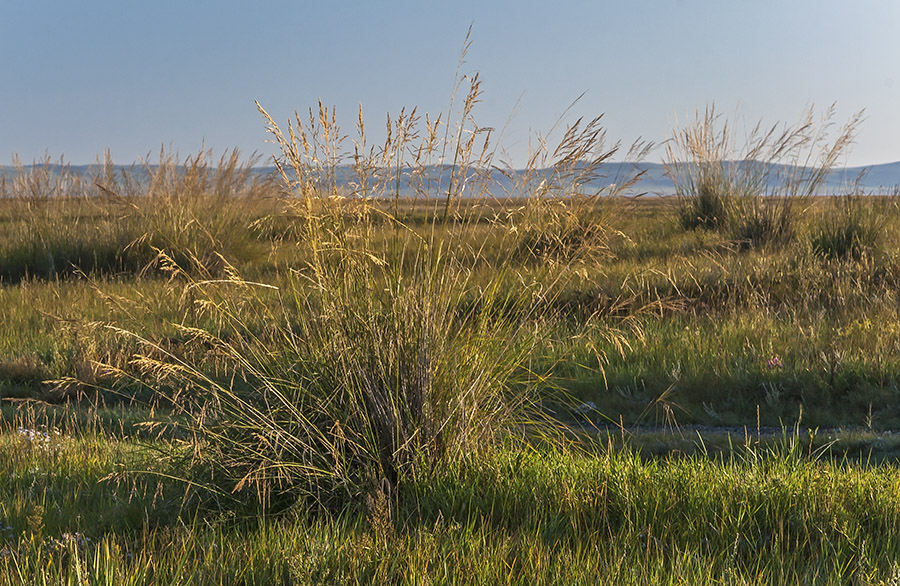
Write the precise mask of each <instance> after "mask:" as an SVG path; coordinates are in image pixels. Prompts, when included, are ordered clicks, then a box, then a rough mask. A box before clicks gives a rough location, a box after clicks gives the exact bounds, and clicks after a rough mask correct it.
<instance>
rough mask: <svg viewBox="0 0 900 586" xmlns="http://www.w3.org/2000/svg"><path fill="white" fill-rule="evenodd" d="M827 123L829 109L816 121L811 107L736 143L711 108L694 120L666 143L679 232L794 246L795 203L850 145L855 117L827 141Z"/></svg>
mask: <svg viewBox="0 0 900 586" xmlns="http://www.w3.org/2000/svg"><path fill="white" fill-rule="evenodd" d="M833 117H834V107H833V106H832V107H831V108H829V109H828V110H826V112H825V114H824V115H823V116H822V119H821V121H819V122H817V121H816V120H815V118H814V111H813V109H812V108H810V109H809V110H808V111H807V112H806V113H805V114H804V116H803V117H802V119H801V120H800V122H798V123H797V124H794V125H785V126H783V127H780V126H779V125H774V126H772V127H771V128H765V127H763V126H762V124H761V123H759V124H757V125H756V126H755V127H753V128H752V130H750V131H749V132H748V133H747V135H746V137H744V138H743V140H739V139H738V138H737V137H736V134H735V131H734V129H733V125H732V124H731V123H730V122H729V121H728V120H723V119H722V118H721V116H720V115H719V114H717V113H716V111H715V107H709V108H707V109H706V111H705V113H704V115H703V116H700V115H699V114H698V115H697V116H696V118H695V119H694V121H693V122H692V123H690V124H688V125H686V126H685V127H684V128H682V129H679V130H678V131H676V132H675V135H674V136H673V137H672V139H671V140H670V141H669V142H667V143H666V154H665V165H666V172H667V174H668V175H669V177H670V178H671V179H672V181H673V183H674V184H675V193H676V197H677V198H678V201H679V209H678V220H679V223H680V224H681V226H683V227H684V228H685V229H689V230H693V229H697V228H709V229H721V230H724V232H725V234H727V235H728V236H729V237H730V238H731V239H732V240H734V241H735V242H737V243H738V244H740V245H741V247H743V248H752V247H757V246H761V245H766V244H785V243H787V242H790V241H792V240H793V239H794V238H795V236H796V218H795V217H794V214H795V212H794V209H795V207H796V205H798V204H800V203H802V202H804V201H806V200H807V199H808V198H809V197H810V196H812V195H816V194H818V192H819V190H820V188H821V187H822V185H823V183H824V180H825V177H826V175H827V173H828V171H829V170H830V169H831V168H832V167H834V165H835V164H836V163H837V162H838V161H839V159H840V156H841V154H842V153H844V152H845V151H846V149H847V148H848V147H849V146H850V144H852V141H853V137H854V135H855V132H856V129H857V127H858V126H859V123H860V119H861V113H860V114H857V115H855V116H853V117H852V118H851V119H850V120H849V121H848V122H847V123H846V124H845V125H844V126H843V127H841V128H840V129H839V131H838V132H837V134H836V136H835V137H834V138H833V139H830V138H829V136H828V131H829V129H830V128H831V126H832V122H831V120H832V118H833ZM739 144H741V145H743V146H738V145H739Z"/></svg>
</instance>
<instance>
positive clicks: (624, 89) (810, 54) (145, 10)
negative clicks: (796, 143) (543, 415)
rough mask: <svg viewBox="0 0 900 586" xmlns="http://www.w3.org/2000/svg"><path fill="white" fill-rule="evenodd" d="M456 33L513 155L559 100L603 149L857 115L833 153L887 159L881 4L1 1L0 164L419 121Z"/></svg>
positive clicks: (893, 99)
mask: <svg viewBox="0 0 900 586" xmlns="http://www.w3.org/2000/svg"><path fill="white" fill-rule="evenodd" d="M470 26H471V28H472V33H471V38H470V40H471V46H470V49H469V51H468V53H467V54H466V58H465V63H464V64H463V68H462V73H464V74H468V75H472V74H475V73H476V72H477V73H479V75H480V79H481V80H482V90H483V92H484V93H483V96H482V102H481V103H480V104H479V105H478V109H477V110H476V118H477V120H478V122H479V124H480V125H482V126H493V127H496V128H506V130H505V131H504V134H503V136H502V137H501V138H500V141H501V143H502V145H503V148H504V150H505V152H506V153H507V158H509V159H510V161H511V162H512V163H513V164H514V165H515V164H516V163H521V162H522V161H523V159H524V156H525V154H526V152H527V146H528V141H529V136H533V135H534V134H535V133H539V134H545V133H547V132H548V131H549V130H550V129H551V128H552V127H553V125H554V124H555V123H556V122H557V121H559V120H560V117H561V116H563V114H564V113H566V112H567V108H568V107H569V106H572V107H571V108H570V109H569V110H568V112H567V113H566V114H565V116H563V122H564V123H565V122H571V121H574V119H576V118H577V117H579V116H584V117H587V118H592V117H594V116H597V115H599V114H604V119H603V120H604V126H605V127H606V128H607V133H608V136H609V137H610V140H611V141H615V140H621V141H623V142H624V143H630V142H631V141H633V140H634V139H636V138H638V137H641V138H643V139H646V140H650V141H654V142H656V143H661V142H662V141H664V140H666V139H667V138H668V137H669V136H671V134H672V131H673V128H675V127H676V126H677V125H678V124H679V121H682V122H683V121H684V120H686V119H689V118H690V117H692V116H693V115H694V113H695V112H697V111H698V110H700V111H702V110H703V109H704V108H706V107H707V106H708V105H710V104H715V105H716V108H717V110H718V111H719V112H722V113H724V114H726V115H728V116H730V117H732V118H733V119H735V120H737V121H738V122H740V123H742V124H744V125H752V124H753V123H755V122H757V121H760V120H762V121H763V122H764V123H766V124H775V123H779V122H785V123H792V122H796V121H797V120H799V119H800V117H801V116H802V114H803V112H804V110H805V109H806V108H807V107H808V106H809V105H815V106H816V107H817V108H819V110H823V109H824V108H826V107H827V106H829V105H831V104H832V103H836V106H837V110H836V112H837V116H836V120H837V122H843V121H845V120H847V119H848V118H849V117H850V116H851V115H852V114H854V113H855V112H857V111H859V110H862V109H865V121H864V123H863V124H862V126H861V128H860V131H859V133H858V135H857V139H856V144H855V145H854V146H853V149H852V151H851V152H850V153H849V155H848V157H847V159H846V160H845V161H844V164H846V165H848V166H856V165H868V164H878V163H885V162H892V161H898V160H900V2H897V0H854V1H852V2H851V1H850V0H841V1H838V0H727V1H723V0H652V1H651V0H621V1H611V0H595V1H581V2H579V1H574V0H556V1H554V2H548V1H546V0H540V1H532V0H518V1H486V0H480V1H469V0H457V1H449V0H445V1H442V2H431V1H427V0H410V1H400V0H382V1H378V2H362V1H359V2H347V1H343V0H329V1H320V2H306V1H276V0H255V1H252V2H251V1H250V0H244V1H237V0H218V1H215V2H213V1H205V0H191V1H184V0H178V1H173V0H155V1H153V2H146V1H144V2H139V1H134V0H117V1H99V0H80V1H79V2H72V1H71V0H7V1H6V2H4V3H3V6H2V7H0V59H2V63H3V66H2V68H0V164H8V163H9V162H11V160H12V158H13V155H14V154H18V155H19V157H21V159H22V160H23V161H25V162H31V161H32V160H35V159H40V158H41V157H43V156H44V155H45V153H46V154H48V155H50V156H51V157H52V158H54V159H57V158H58V157H60V156H64V157H65V159H66V160H67V161H69V162H71V163H73V164H83V163H90V162H93V161H95V160H96V158H97V156H98V155H100V154H102V153H103V152H104V151H106V150H107V149H109V151H110V153H111V155H112V157H113V159H114V160H115V162H117V163H130V162H134V161H141V160H145V159H148V158H149V159H150V161H151V162H152V160H153V159H154V158H155V157H158V153H159V151H160V149H161V148H163V147H165V148H166V149H169V150H170V151H172V152H175V153H178V154H179V155H180V156H181V157H184V156H187V155H190V154H192V153H196V152H197V151H198V150H200V149H202V148H207V149H212V150H213V152H214V153H217V154H221V153H223V152H225V151H226V150H227V149H231V148H238V149H240V151H241V152H242V153H244V154H245V155H249V154H251V153H254V152H256V153H259V154H260V155H261V156H262V157H263V158H264V159H265V158H266V157H268V156H270V155H271V154H272V153H273V152H274V147H273V146H272V145H271V144H270V143H268V142H267V138H268V137H267V134H266V130H265V124H264V123H263V120H262V119H261V117H260V115H259V113H258V112H257V111H256V107H255V105H254V100H258V101H259V102H260V103H261V104H262V105H263V106H264V107H265V108H266V109H267V110H268V112H269V113H270V114H271V115H272V116H273V117H274V118H275V120H276V121H278V122H285V121H286V120H287V119H288V117H289V116H291V114H292V113H293V112H294V111H295V110H300V111H301V112H304V111H306V110H307V109H308V108H309V107H310V106H315V105H316V104H317V103H318V101H319V100H320V99H321V100H322V101H323V103H325V104H326V105H332V106H335V107H336V109H337V112H338V120H339V122H340V123H341V124H342V125H343V127H344V128H346V129H348V130H352V129H353V125H354V123H355V120H356V114H357V111H358V108H359V107H360V105H361V106H362V108H363V111H364V113H365V116H366V119H367V121H368V126H369V128H373V127H375V128H378V127H381V126H383V123H384V120H385V116H386V114H387V113H392V114H396V113H398V112H399V111H400V109H401V108H403V107H406V108H411V107H413V106H417V107H418V108H419V112H420V113H425V112H429V113H431V114H432V115H434V114H436V113H439V112H442V111H446V110H447V108H448V104H449V101H450V96H451V93H452V88H453V83H454V76H455V74H456V70H457V62H458V60H459V56H460V51H461V48H462V46H463V43H464V39H465V37H466V32H467V30H468V29H469V27H470ZM582 94H583V96H582ZM579 96H582V97H581V99H580V100H578V101H577V102H576V103H574V105H573V101H575V100H576V98H578V97H579ZM661 154H662V149H659V148H658V149H657V150H656V151H654V152H653V153H651V155H650V159H651V160H654V159H655V160H658V159H659V158H660V156H661Z"/></svg>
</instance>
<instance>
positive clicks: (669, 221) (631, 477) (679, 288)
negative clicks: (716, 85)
mask: <svg viewBox="0 0 900 586" xmlns="http://www.w3.org/2000/svg"><path fill="white" fill-rule="evenodd" d="M460 96H461V97H460V99H459V103H457V104H456V105H455V108H453V107H452V108H451V110H450V112H451V115H450V116H448V117H446V118H437V119H432V118H429V117H421V116H419V115H418V114H417V113H416V112H415V111H412V112H404V113H401V115H400V116H398V117H396V118H389V120H388V127H389V129H390V132H389V133H388V137H387V139H386V141H385V142H383V143H379V144H377V145H372V144H370V143H369V142H367V137H366V132H365V124H364V121H363V119H362V116H360V120H359V122H358V124H357V129H356V132H355V133H351V136H352V137H351V138H346V137H345V133H344V132H343V131H342V130H341V129H340V128H338V127H337V123H336V121H335V114H334V112H333V111H331V110H329V109H327V108H323V107H320V108H319V109H318V110H312V111H310V112H309V115H308V116H302V115H298V116H296V117H295V118H294V119H292V120H291V121H290V122H289V123H288V124H287V125H278V124H276V123H275V121H274V120H273V119H272V118H270V117H269V116H268V114H266V112H265V110H263V109H262V108H260V111H261V113H262V115H263V117H264V121H265V123H266V124H267V126H268V129H269V131H270V133H271V137H272V139H273V140H274V141H275V143H276V144H277V145H278V147H279V148H280V152H281V155H280V156H279V157H278V158H277V160H276V161H277V172H276V173H275V174H273V175H272V176H262V175H260V174H258V173H254V172H253V167H252V165H253V164H255V163H257V162H258V161H255V160H252V159H251V160H245V159H242V158H241V157H240V155H239V154H238V153H237V152H233V153H230V154H228V155H226V156H224V157H222V158H221V159H218V160H215V159H212V158H211V155H210V154H209V153H204V152H202V153H198V154H197V155H195V156H193V157H188V158H187V159H185V160H176V159H175V158H174V157H171V156H168V155H165V154H163V155H162V156H161V159H162V160H161V162H160V164H159V165H155V166H147V167H146V168H144V169H141V170H140V172H137V171H136V170H132V171H124V170H122V169H121V168H117V167H114V166H112V165H111V164H106V165H99V166H98V167H97V168H96V169H95V170H94V171H92V172H91V173H90V174H88V175H81V174H76V173H73V172H70V171H67V170H66V169H65V168H62V169H61V170H59V169H51V168H50V167H49V166H40V165H38V166H34V167H29V168H25V167H20V168H19V169H18V170H17V171H16V172H15V173H13V174H10V175H8V176H5V177H4V179H3V181H2V183H0V283H2V284H0V396H2V433H0V453H2V458H0V466H2V468H3V470H2V473H0V495H2V498H0V584H6V583H9V584H307V583H308V584H318V583H359V584H372V583H403V584H407V583H409V584H432V583H440V584H444V583H447V584H457V583H458V584H473V583H475V584H596V583H610V584H706V583H711V584H786V583H792V584H794V583H797V584H848V583H849V584H893V583H896V582H897V580H900V474H898V472H900V470H898V463H897V462H898V455H900V436H898V435H896V433H897V430H900V400H898V399H900V388H898V384H900V319H898V312H900V299H898V296H900V236H898V234H900V207H898V204H900V199H897V197H896V195H883V194H866V193H861V192H860V190H858V189H854V187H853V186H848V187H847V189H846V190H845V192H844V193H841V194H837V195H832V196H828V197H823V196H821V195H820V191H821V187H822V181H823V177H824V174H825V172H826V171H827V170H828V169H830V168H831V167H833V166H834V165H836V164H837V163H838V162H839V160H840V156H841V153H842V152H843V151H844V149H846V148H847V146H848V145H849V144H850V142H851V141H852V137H853V133H854V132H855V129H856V125H857V124H858V120H851V121H850V122H849V123H848V124H847V125H845V126H843V127H836V126H835V125H832V124H830V123H828V124H824V125H819V122H817V120H818V119H817V118H815V117H813V116H812V113H810V116H809V117H808V118H806V119H804V120H801V121H800V122H799V123H797V124H795V125H787V126H779V127H776V128H773V129H771V130H767V129H757V130H756V131H754V132H751V133H749V135H748V136H742V137H741V138H740V140H737V139H735V137H734V136H733V135H732V134H730V132H729V131H728V130H727V128H728V127H727V125H724V126H723V122H724V121H723V119H722V118H720V117H719V116H717V115H716V114H715V112H712V111H710V112H707V113H706V115H705V116H699V117H698V118H697V120H695V121H694V122H693V123H689V124H688V125H686V126H685V127H684V128H683V129H681V130H677V131H675V134H674V136H673V137H672V140H670V141H669V143H667V146H666V149H667V150H666V154H665V160H666V164H667V168H668V171H669V174H670V177H671V178H672V180H673V182H674V184H675V187H676V193H675V195H673V196H669V197H633V196H631V195H630V194H632V193H633V192H634V189H632V188H636V187H637V186H639V182H638V180H639V179H640V177H638V176H637V172H636V173H635V175H634V176H630V177H616V178H614V180H613V178H606V177H605V176H604V163H607V162H609V161H611V160H614V159H616V160H621V159H624V158H628V156H632V157H637V156H638V155H640V154H642V152H643V151H644V150H645V149H644V147H643V146H642V145H635V146H634V147H633V148H632V149H630V150H629V152H628V155H627V156H626V152H625V150H626V149H621V148H620V147H619V146H618V145H617V144H610V143H609V142H608V141H607V140H606V137H605V133H604V132H603V128H602V126H601V124H600V119H599V118H598V119H595V120H591V121H587V120H582V121H579V122H578V123H577V124H574V125H572V126H570V127H568V128H567V129H566V130H565V131H564V132H563V133H562V135H561V136H559V137H556V138H555V139H553V138H552V137H548V138H547V139H546V140H540V141H536V142H535V144H536V145H538V146H537V147H536V148H535V151H534V153H533V155H532V157H531V158H530V160H529V162H528V167H527V168H526V169H525V170H524V171H521V172H517V173H512V172H509V174H508V175H509V177H510V181H514V182H515V186H514V191H515V194H517V195H518V197H505V196H504V194H502V193H497V192H496V189H492V186H491V185H490V181H491V175H489V174H487V173H485V172H484V171H485V170H486V169H492V168H493V169H497V168H501V165H500V164H499V162H498V160H497V157H496V155H495V151H494V150H493V149H494V148H495V147H494V146H493V143H492V142H491V133H490V131H489V129H483V128H480V127H478V126H477V125H476V124H475V122H474V118H473V111H474V108H475V105H476V104H477V102H478V101H479V97H480V88H479V85H478V81H477V78H476V79H474V80H470V82H469V85H465V86H461V88H460ZM825 120H826V121H830V119H829V118H828V117H827V113H826V119H825ZM829 132H830V134H829ZM450 161H452V163H453V164H452V165H449V162H450ZM736 161H743V164H737V163H735V162H736ZM445 163H446V164H447V167H446V170H447V171H446V172H445V173H441V177H440V180H439V181H437V182H435V181H432V180H431V179H429V176H428V170H429V169H433V168H434V167H435V166H436V165H440V164H445ZM763 163H764V164H763ZM773 169H775V170H774V171H773ZM779 169H780V171H778V170H779ZM346 173H350V174H351V175H352V177H353V180H352V181H350V182H346V181H344V180H342V179H341V180H339V177H343V176H344V175H345V174H346ZM401 183H402V185H403V191H404V192H403V193H402V194H401Z"/></svg>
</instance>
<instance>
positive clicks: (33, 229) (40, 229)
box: [0, 150, 265, 283]
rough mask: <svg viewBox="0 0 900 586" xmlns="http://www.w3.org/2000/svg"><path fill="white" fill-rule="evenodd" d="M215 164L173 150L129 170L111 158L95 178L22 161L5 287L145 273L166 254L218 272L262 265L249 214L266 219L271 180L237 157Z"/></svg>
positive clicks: (1, 207)
mask: <svg viewBox="0 0 900 586" xmlns="http://www.w3.org/2000/svg"><path fill="white" fill-rule="evenodd" d="M210 156H211V154H210V153H209V152H205V151H201V152H199V153H198V154H197V155H195V156H193V157H187V158H186V159H185V160H184V161H183V162H180V161H177V160H176V159H175V158H174V157H173V156H172V155H169V154H167V153H165V151H163V152H161V153H160V160H159V162H158V163H157V164H154V165H150V164H146V165H144V166H143V167H137V168H132V169H130V170H123V171H121V172H117V171H116V169H115V167H114V166H113V163H112V160H111V158H110V157H109V155H108V154H107V157H106V159H105V160H104V161H103V162H101V163H98V164H96V165H94V166H92V168H91V169H89V170H88V171H87V172H86V173H76V172H74V171H72V170H71V168H70V167H69V166H68V165H66V164H65V163H64V162H62V161H61V162H60V163H59V164H52V163H51V162H50V160H49V158H47V159H44V160H43V161H42V162H40V163H36V164H34V165H31V166H29V167H26V166H24V165H22V164H21V163H20V162H17V164H16V169H15V174H14V176H13V177H12V178H11V179H10V180H8V181H7V180H6V179H5V178H4V182H3V193H2V197H0V222H2V224H3V225H4V231H3V232H2V234H0V279H2V280H3V281H4V282H7V283H15V282H19V281H22V280H23V279H27V278H41V279H55V278H67V277H71V276H73V275H76V274H88V275H93V276H101V275H117V274H122V273H129V274H140V273H142V272H144V271H146V270H148V269H149V268H150V267H151V265H152V264H153V261H154V260H155V258H156V251H157V250H159V249H165V250H167V251H168V253H169V255H170V257H172V258H175V259H176V260H177V261H178V262H180V263H181V264H184V265H185V266H187V265H188V264H189V263H188V262H187V260H188V259H197V260H199V261H200V263H201V264H203V265H205V266H206V268H207V269H210V270H213V269H216V267H215V266H214V264H215V263H217V262H218V258H219V255H225V256H227V257H228V258H230V259H232V260H233V261H234V262H244V261H247V260H249V259H251V258H253V257H254V256H255V254H256V250H255V248H256V246H255V242H254V240H255V239H256V238H255V237H254V235H253V233H252V231H251V230H250V228H249V223H250V222H248V216H247V214H248V213H251V214H252V213H260V212H262V213H265V212H264V211H263V210H262V209H261V207H262V206H261V205H260V202H258V201H257V200H258V199H259V196H260V194H261V192H262V191H263V189H264V185H265V179H264V178H262V179H261V178H258V177H256V176H254V175H253V166H252V165H253V159H251V160H250V161H249V162H247V163H244V162H242V161H241V157H240V154H239V153H238V151H236V150H235V151H232V152H231V153H230V154H228V155H225V156H223V157H222V158H221V159H220V160H219V161H218V164H216V165H212V164H210V161H209V158H210ZM251 202H252V204H251ZM248 204H250V205H248ZM250 221H252V216H251V218H250ZM218 268H221V267H218Z"/></svg>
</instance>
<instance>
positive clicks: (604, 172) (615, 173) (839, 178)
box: [0, 161, 900, 197]
mask: <svg viewBox="0 0 900 586" xmlns="http://www.w3.org/2000/svg"><path fill="white" fill-rule="evenodd" d="M726 164H741V163H726ZM768 167H769V169H767V170H766V171H765V172H766V173H767V174H768V175H769V176H771V177H774V178H777V177H778V176H783V175H785V174H791V173H792V172H793V171H795V170H796V169H795V168H792V167H789V166H779V165H774V164H768ZM33 168H44V169H49V170H50V171H51V173H53V174H54V175H59V174H60V173H63V172H68V173H71V174H73V175H75V176H80V177H83V176H88V175H91V174H93V175H95V176H102V175H103V173H101V170H102V169H103V166H102V165H98V164H89V165H60V164H55V163H51V164H37V165H25V166H24V167H20V168H19V169H25V170H26V171H30V170H32V169H33ZM157 168H158V167H157V166H156V165H114V169H115V173H116V174H117V175H121V174H123V173H130V174H131V176H132V177H133V178H134V179H135V180H137V181H143V180H145V179H146V178H147V177H148V176H149V171H152V170H155V169H157ZM180 168H181V167H179V169H180ZM17 172H19V171H18V170H17V168H16V167H13V166H0V176H2V177H5V178H6V180H7V181H10V180H11V179H12V178H13V177H15V175H16V173H17ZM276 172H277V170H276V168H275V167H274V166H262V167H254V168H253V169H252V171H251V175H252V176H255V177H264V176H267V175H272V174H275V173H276ZM376 173H377V170H376ZM395 173H396V172H395ZM490 173H491V176H490V180H489V183H490V184H491V186H492V188H491V190H490V194H491V195H494V196H498V197H499V196H504V195H512V196H522V195H525V194H524V193H516V191H515V185H517V182H518V183H520V182H521V180H522V179H523V177H524V174H525V173H526V172H525V171H523V170H512V171H500V170H492V171H491V172H490ZM599 173H600V178H599V179H597V180H595V181H591V182H590V183H589V184H587V185H584V189H585V190H587V191H593V190H600V189H602V188H604V187H605V186H608V185H609V184H622V183H624V182H626V181H627V180H628V178H629V177H633V176H634V175H635V174H637V173H642V175H641V178H640V180H639V181H637V182H636V183H635V184H634V185H633V186H631V187H630V188H629V189H628V190H627V192H626V194H628V195H637V194H646V195H670V194H673V193H675V186H674V184H673V183H672V180H671V179H670V178H669V177H668V175H667V174H666V171H665V167H664V165H662V164H661V163H616V162H610V163H604V164H603V165H602V166H601V167H600V169H599ZM552 174H553V170H552V169H541V170H537V171H533V172H532V181H531V183H530V189H535V188H536V187H537V186H538V185H539V184H540V182H541V180H548V181H549V180H550V179H551V177H552ZM451 175H452V167H450V166H447V165H432V166H430V167H426V168H424V170H423V169H419V170H417V173H412V172H411V169H409V168H406V169H404V170H403V171H402V172H401V173H400V180H399V185H398V184H397V183H396V175H395V174H393V175H392V176H391V177H390V179H389V180H390V181H392V182H393V183H392V184H391V190H390V193H394V192H396V191H399V193H400V195H401V196H410V195H414V194H415V193H416V192H417V191H421V189H423V186H425V187H427V188H428V190H429V193H430V194H431V195H435V194H438V195H439V194H440V193H441V191H442V189H443V190H446V189H447V186H448V185H449V184H450V177H451ZM472 176H474V172H471V173H470V177H472ZM335 178H336V183H337V187H338V188H339V189H341V190H348V191H353V190H356V189H358V186H356V183H357V182H358V178H357V177H356V172H355V169H354V168H353V167H351V166H340V167H338V168H337V169H336V172H335ZM854 185H856V186H857V187H856V188H857V189H859V190H861V191H862V192H863V193H869V194H887V193H896V192H897V191H898V186H900V161H897V162H894V163H885V164H880V165H869V166H863V167H846V168H841V169H834V170H832V171H830V172H829V173H828V175H827V176H826V179H825V181H824V182H823V184H822V187H821V189H820V192H821V193H820V194H821V195H834V194H840V193H846V192H847V190H848V189H851V188H852V186H854Z"/></svg>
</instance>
